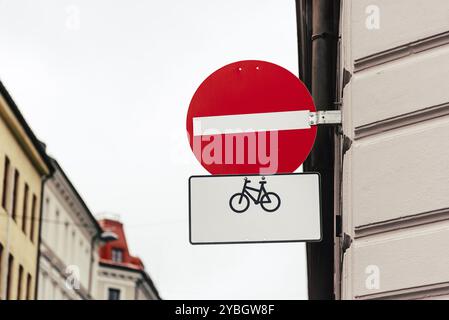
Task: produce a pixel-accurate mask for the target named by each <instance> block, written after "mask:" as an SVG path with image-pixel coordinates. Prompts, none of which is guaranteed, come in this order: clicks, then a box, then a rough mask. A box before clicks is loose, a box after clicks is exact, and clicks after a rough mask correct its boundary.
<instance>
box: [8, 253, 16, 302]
mask: <svg viewBox="0 0 449 320" xmlns="http://www.w3.org/2000/svg"><path fill="white" fill-rule="evenodd" d="M13 266H14V257H13V256H12V254H9V257H8V271H7V272H8V276H7V278H6V300H11V294H12V283H11V282H12V273H13V268H12V267H13Z"/></svg>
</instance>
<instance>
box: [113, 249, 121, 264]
mask: <svg viewBox="0 0 449 320" xmlns="http://www.w3.org/2000/svg"><path fill="white" fill-rule="evenodd" d="M112 261H114V262H123V250H122V249H117V248H112Z"/></svg>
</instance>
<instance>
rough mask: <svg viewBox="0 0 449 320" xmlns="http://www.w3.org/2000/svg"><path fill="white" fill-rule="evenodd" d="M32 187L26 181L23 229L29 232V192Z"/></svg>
mask: <svg viewBox="0 0 449 320" xmlns="http://www.w3.org/2000/svg"><path fill="white" fill-rule="evenodd" d="M29 191H30V188H29V187H28V184H26V183H25V190H24V191H23V210H22V231H23V232H24V233H25V234H27V219H28V192H29Z"/></svg>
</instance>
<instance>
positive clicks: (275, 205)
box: [229, 177, 281, 213]
mask: <svg viewBox="0 0 449 320" xmlns="http://www.w3.org/2000/svg"><path fill="white" fill-rule="evenodd" d="M244 180H245V183H244V184H243V190H242V192H239V193H236V194H234V195H232V196H231V198H230V199H229V206H230V208H231V210H232V211H234V212H235V213H243V212H245V211H246V210H248V208H249V205H250V199H251V200H252V201H253V202H254V204H255V205H258V204H260V206H261V207H262V209H263V210H265V211H266V212H270V213H272V212H275V211H277V210H278V209H279V207H280V206H281V198H280V197H279V195H277V194H276V193H275V192H267V191H266V189H265V184H266V183H267V182H266V181H265V177H262V180H261V181H259V184H260V187H259V189H256V188H252V187H250V186H248V184H249V183H251V181H250V180H248V178H245V179H244ZM250 191H253V192H257V198H256V197H253V195H252V194H251V193H250Z"/></svg>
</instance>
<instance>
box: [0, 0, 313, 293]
mask: <svg viewBox="0 0 449 320" xmlns="http://www.w3.org/2000/svg"><path fill="white" fill-rule="evenodd" d="M294 8H295V7H294V0H226V1H218V0H189V1H186V0H158V1H156V0H145V1H144V0H140V1H138V0H126V1H125V0H120V1H117V0H114V1H113V0H86V1H79V0H72V1H66V0H53V1H51V0H0V78H1V80H2V82H3V83H4V85H5V86H6V87H7V89H8V90H9V91H10V93H11V95H12V96H13V98H14V99H15V101H16V103H17V104H18V106H19V108H20V109H21V111H22V113H23V114H24V116H25V118H26V119H27V121H28V122H29V124H30V125H31V127H32V128H33V129H34V131H35V133H36V135H37V136H38V137H39V138H40V139H42V140H43V141H45V142H46V143H47V145H48V151H49V153H50V154H51V155H53V156H54V157H56V158H57V159H58V160H59V162H60V163H61V165H62V167H63V168H64V169H65V171H66V172H67V173H68V175H69V177H70V178H71V180H72V182H73V183H74V184H75V186H77V188H78V191H79V192H80V193H81V195H82V196H83V198H84V199H85V200H86V202H87V204H88V205H89V207H90V208H91V210H92V211H93V212H94V213H99V212H105V211H106V212H113V213H118V214H120V216H121V219H122V221H123V222H124V224H125V228H126V232H127V237H128V242H129V245H130V248H131V251H132V253H133V254H135V255H138V256H140V257H141V258H142V259H143V261H144V263H145V265H146V267H147V269H148V272H149V274H150V275H151V276H152V278H153V279H154V282H155V284H156V286H157V287H158V289H159V291H160V294H161V295H162V297H163V298H166V299H303V298H306V297H307V292H306V289H307V283H306V265H305V247H304V245H303V244H258V245H231V246H229V245H228V246H226V245H225V246H199V247H194V246H191V245H190V244H189V242H188V219H187V218H188V206H187V203H188V202H187V201H188V193H187V191H188V184H187V180H188V177H189V176H190V175H193V174H207V172H205V170H204V169H203V168H202V167H201V165H200V164H199V163H198V162H197V161H196V159H195V158H194V156H193V154H192V152H191V150H190V147H189V144H188V141H187V138H186V133H185V117H186V113H187V109H188V106H189V102H190V99H191V97H192V96H193V94H194V92H195V90H196V88H197V87H198V86H199V85H200V83H201V82H202V81H203V80H204V79H205V78H206V77H207V76H208V75H209V74H210V73H212V72H213V71H215V70H216V69H218V68H219V67H221V66H223V65H225V64H228V63H230V62H234V61H239V60H245V59H260V60H267V61H271V62H274V63H277V64H279V65H281V66H283V67H285V68H287V69H288V70H290V71H291V72H293V73H294V74H297V73H298V72H297V69H298V64H297V48H296V45H297V44H296V40H297V39H296V20H295V9H294Z"/></svg>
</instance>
